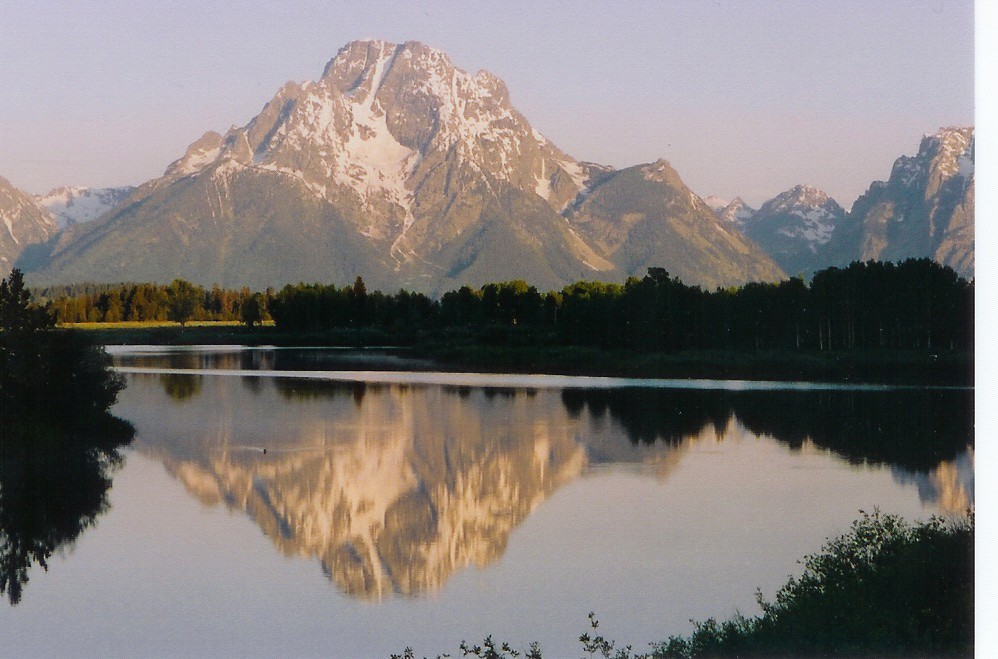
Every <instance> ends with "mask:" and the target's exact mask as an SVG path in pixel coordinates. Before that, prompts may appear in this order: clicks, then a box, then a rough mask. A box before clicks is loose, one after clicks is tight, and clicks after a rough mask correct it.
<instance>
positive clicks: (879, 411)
mask: <svg viewBox="0 0 998 659" xmlns="http://www.w3.org/2000/svg"><path fill="white" fill-rule="evenodd" d="M562 401H563V402H564V404H565V407H566V409H567V410H568V411H569V413H570V414H573V415H578V414H580V413H581V412H582V410H583V409H586V410H588V411H589V413H590V414H592V415H593V416H594V417H597V418H598V417H600V416H603V415H604V414H607V413H608V414H609V415H610V416H611V417H612V418H613V419H614V420H615V421H616V422H617V423H619V424H620V425H621V427H623V429H624V430H625V431H626V433H627V436H628V437H629V438H630V440H631V441H632V442H634V443H655V442H665V443H670V444H678V443H680V442H681V441H683V439H685V438H688V437H690V436H695V435H698V434H700V433H701V432H702V431H703V430H704V429H706V428H708V427H713V428H714V430H715V431H719V430H721V429H723V428H724V427H725V426H726V425H727V422H728V420H729V419H730V418H731V417H732V416H734V417H735V418H736V419H737V420H738V421H739V422H740V423H741V424H742V425H743V426H744V427H745V428H746V429H748V430H749V431H751V432H753V433H755V434H758V435H769V436H771V437H773V438H775V439H777V440H778V441H781V442H783V443H785V444H787V445H789V446H790V447H792V448H800V447H801V446H802V445H803V444H804V443H805V442H808V441H810V442H813V443H814V444H815V445H817V446H819V447H822V448H825V449H829V450H831V451H833V452H834V453H836V454H837V455H839V456H841V457H843V458H844V459H846V460H849V461H851V462H874V463H881V464H888V465H892V466H896V467H901V468H905V469H909V470H912V471H922V472H924V471H927V470H929V469H932V468H934V467H936V466H937V465H938V464H939V463H940V462H943V461H947V460H952V459H954V458H955V457H956V456H957V455H959V454H960V453H961V452H963V451H964V450H966V448H967V446H968V445H971V444H972V443H973V392H970V391H964V390H949V389H936V390H928V389H896V390H884V391H847V390H830V391H697V390H689V389H640V388H634V389H610V390H582V389H566V390H564V391H563V392H562Z"/></svg>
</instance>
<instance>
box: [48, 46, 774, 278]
mask: <svg viewBox="0 0 998 659" xmlns="http://www.w3.org/2000/svg"><path fill="white" fill-rule="evenodd" d="M610 174H611V172H610V171H609V168H606V167H601V166H599V165H594V164H591V163H582V162H578V161H576V160H574V159H573V158H571V157H570V156H568V155H566V154H565V153H564V152H562V151H561V150H560V149H558V148H557V147H555V146H554V145H553V144H551V143H550V142H549V141H548V140H546V139H545V138H544V137H543V136H542V135H541V134H540V133H538V132H537V131H536V130H534V129H533V128H532V127H531V126H530V124H529V123H528V122H527V120H526V119H525V118H524V117H523V116H522V115H521V114H520V113H519V112H518V111H517V110H516V108H515V107H513V105H512V104H511V103H510V100H509V92H508V90H507V89H506V87H505V85H504V84H503V83H502V81H501V80H499V79H498V78H496V77H495V76H493V75H492V74H489V73H487V72H484V71H480V72H478V73H476V74H474V75H472V74H469V73H467V72H465V71H463V70H461V69H459V68H457V67H455V66H454V65H453V64H452V63H451V62H450V60H449V58H448V57H447V56H446V55H445V54H444V53H442V52H440V51H438V50H434V49H432V48H429V47H427V46H425V45H423V44H420V43H417V42H409V43H405V44H401V45H396V44H391V43H387V42H384V41H359V42H352V43H350V44H348V45H346V46H345V47H344V48H342V49H341V50H340V51H339V53H338V54H337V55H336V57H335V58H333V59H332V60H331V61H330V62H329V63H328V64H327V65H326V67H325V70H324V71H323V74H322V76H321V78H320V79H319V80H317V81H314V82H304V83H300V84H299V83H287V84H286V85H284V87H282V88H281V89H280V90H279V91H278V93H277V94H276V95H275V96H274V98H273V99H271V100H270V101H269V102H268V103H267V104H266V105H265V106H264V108H263V109H262V111H261V112H260V114H258V115H257V116H256V117H254V118H253V119H252V120H251V121H250V122H249V123H247V124H246V125H245V126H243V127H234V128H232V129H230V130H229V131H228V132H227V133H226V134H225V135H219V134H217V133H206V134H205V135H204V136H202V138H200V139H199V140H198V141H196V142H195V143H194V144H192V145H191V147H190V148H189V149H188V151H187V153H186V154H185V155H184V156H183V157H182V158H180V159H178V160H177V161H175V162H174V163H172V164H171V165H170V166H169V167H168V168H167V170H166V172H165V173H164V176H163V177H161V178H159V179H156V180H154V181H150V182H149V183H147V184H145V185H143V186H140V187H139V188H138V189H136V190H135V191H133V192H132V193H131V194H130V195H129V196H128V197H127V198H126V199H124V200H123V201H121V203H119V204H118V205H117V206H116V207H115V208H114V209H113V210H111V211H110V212H108V213H107V214H105V215H104V216H103V217H102V219H100V220H98V221H97V222H94V223H89V224H86V225H82V226H76V227H71V228H70V229H69V230H68V231H67V232H66V233H65V235H64V236H63V237H62V238H61V239H60V240H59V241H58V242H57V243H56V244H55V245H52V246H51V247H52V249H51V252H50V254H49V255H48V262H47V264H46V266H45V267H44V269H42V271H41V272H38V273H37V275H36V278H37V279H43V280H49V281H79V280H84V279H86V280H121V279H125V280H149V279H156V280H169V279H172V278H174V277H185V278H188V279H192V280H195V281H198V282H201V283H206V284H207V283H212V282H219V283H222V284H225V285H250V286H254V287H264V286H270V285H280V284H283V283H289V282H297V281H299V280H304V281H333V282H338V283H347V282H349V281H351V280H352V279H353V278H354V277H355V276H357V275H361V276H363V277H364V278H365V280H367V281H368V282H369V283H370V284H372V285H374V286H376V287H379V288H387V289H394V288H398V287H399V286H404V287H406V288H410V289H415V290H420V291H425V292H431V293H433V292H441V291H442V290H446V289H448V288H451V287H454V286H457V285H461V284H465V283H467V284H473V285H479V284H482V283H485V282H487V281H496V280H502V279H513V278H527V279H530V281H531V282H532V283H534V284H535V285H537V286H539V287H541V288H559V287H561V286H563V285H564V284H566V283H569V282H572V281H576V280H578V279H584V278H585V279H592V278H610V277H621V276H623V275H625V274H631V273H633V272H638V271H639V269H640V268H643V267H644V266H645V265H662V266H664V267H667V268H672V269H674V270H675V272H676V274H680V275H681V276H684V277H689V278H690V279H689V280H690V281H693V282H703V283H707V282H710V283H735V282H737V281H744V280H747V279H752V278H754V277H755V276H756V275H757V274H763V275H764V276H766V277H768V278H776V277H779V276H781V273H780V272H779V270H778V269H777V268H775V267H774V266H773V264H772V262H771V261H770V260H769V259H768V258H767V257H766V256H765V255H763V254H762V253H761V252H759V250H757V249H754V248H753V247H751V246H748V245H747V244H743V243H740V242H738V241H737V238H732V236H731V232H730V231H729V230H728V228H726V227H722V226H721V225H718V224H717V223H716V222H706V221H705V217H706V216H705V215H704V213H710V211H709V209H707V208H706V206H704V205H703V203H702V202H699V207H698V208H697V209H696V210H691V208H686V207H685V206H682V207H681V206H676V205H673V206H671V207H669V209H667V208H665V207H662V208H657V209H652V208H648V209H647V211H648V212H647V213H646V215H647V216H648V218H650V219H649V222H650V224H648V226H647V228H646V229H647V232H650V234H649V235H654V236H656V237H655V240H658V241H659V242H660V243H662V244H661V245H659V246H658V247H656V248H655V249H652V250H650V251H648V252H647V254H646V255H645V256H644V257H642V256H640V255H638V254H635V253H632V252H634V251H635V250H636V249H637V247H635V248H634V249H630V248H627V249H624V250H622V251H621V250H620V249H619V245H618V246H616V247H615V248H614V249H612V250H609V251H608V250H607V249H606V245H604V246H603V247H599V246H598V245H597V243H599V244H604V243H607V240H608V237H607V236H601V235H598V234H593V233H592V232H591V231H590V232H589V233H584V232H580V231H578V230H577V228H578V227H576V224H577V222H576V217H575V215H576V213H577V209H580V208H581V207H582V206H584V205H585V203H586V200H588V199H589V198H590V197H592V196H593V195H595V197H596V199H601V198H604V197H605V196H606V194H605V193H604V192H598V191H599V190H600V184H601V182H603V181H605V180H606V179H607V177H608V176H609V175H610ZM626 178H627V177H626V176H625V179H626ZM676 179H677V180H678V177H676ZM622 180H623V179H622ZM679 184H680V185H681V182H679ZM682 190H683V191H682V192H681V194H682V195H686V194H687V193H688V191H687V190H686V189H685V186H683V188H682ZM690 195H691V196H692V194H691V193H690ZM652 199H657V200H658V201H659V202H661V203H665V202H666V201H667V199H666V196H665V195H658V196H657V197H656V196H655V195H654V194H653V195H651V196H650V197H649V199H648V201H649V202H651V200H652ZM617 203H618V206H619V208H612V207H609V206H606V205H604V207H602V208H601V211H600V212H601V213H602V215H603V216H605V217H606V220H607V221H606V222H604V223H603V225H604V226H605V228H606V229H607V230H609V231H611V232H612V231H614V230H615V229H614V228H613V227H614V225H615V224H621V222H624V221H623V220H622V219H621V218H622V216H623V215H625V214H627V213H628V212H630V211H628V210H627V205H628V203H629V202H628V201H627V200H619V201H618V202H617ZM673 211H675V212H673ZM711 217H712V215H711ZM579 222H581V224H580V225H579V226H588V227H595V226H596V225H597V224H599V223H598V222H595V223H594V222H593V221H592V220H590V219H582V220H579ZM683 222H693V223H694V225H695V226H694V227H685V226H682V225H683ZM624 223H625V224H626V222H624ZM666 226H670V227H671V229H668V230H666V229H665V228H664V227H666ZM663 232H664V233H663ZM636 237H637V236H636ZM689 240H693V241H694V242H696V243H697V244H696V246H693V245H692V244H690V243H689V242H688V241H689ZM669 241H679V243H678V244H676V245H666V244H665V243H667V242H669ZM732 241H734V242H732ZM610 242H613V241H612V240H610ZM735 243H737V246H734V245H735ZM734 254H737V255H738V256H737V258H733V259H729V258H728V257H729V256H731V255H734ZM618 256H619V258H618ZM680 257H681V258H680ZM659 258H674V259H678V260H677V265H676V266H674V267H673V266H670V264H669V263H660V262H658V259H659ZM621 259H622V260H621ZM679 261H682V263H683V265H682V267H680V266H679V265H678V263H679ZM719 267H720V269H718V268H719ZM636 269H638V270H636Z"/></svg>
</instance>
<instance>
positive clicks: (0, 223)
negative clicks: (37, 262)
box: [0, 177, 58, 277]
mask: <svg viewBox="0 0 998 659" xmlns="http://www.w3.org/2000/svg"><path fill="white" fill-rule="evenodd" d="M57 230H58V228H57V227H56V223H55V220H54V219H53V217H52V214H51V213H50V212H49V211H48V210H47V209H45V208H44V207H42V206H40V205H39V204H38V203H37V202H36V201H35V199H34V198H33V197H32V196H31V195H29V194H28V193H27V192H24V191H22V190H20V189H18V188H16V187H14V185H13V184H11V182H10V181H8V180H7V179H5V178H3V177H0V273H2V274H0V277H3V276H6V274H7V273H8V272H9V271H10V269H11V268H12V267H13V266H14V264H15V262H16V261H17V258H18V256H20V255H21V253H22V252H23V251H24V249H25V248H26V247H29V246H31V245H34V244H38V243H43V242H45V241H46V240H48V239H49V238H50V237H52V236H53V235H54V234H55V233H56V231H57Z"/></svg>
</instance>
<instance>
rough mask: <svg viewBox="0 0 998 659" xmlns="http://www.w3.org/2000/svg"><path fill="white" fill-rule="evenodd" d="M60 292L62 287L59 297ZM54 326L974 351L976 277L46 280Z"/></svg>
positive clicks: (914, 270)
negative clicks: (443, 288) (393, 286)
mask: <svg viewBox="0 0 998 659" xmlns="http://www.w3.org/2000/svg"><path fill="white" fill-rule="evenodd" d="M60 293H61V294H60ZM36 296H37V297H38V298H39V299H43V300H45V299H47V300H48V302H47V308H48V309H49V311H50V314H51V315H52V317H53V319H54V320H55V322H57V323H74V322H80V321H84V320H86V321H105V322H115V321H120V320H139V321H146V320H167V319H169V320H177V321H180V322H181V323H183V322H186V321H188V320H240V321H243V322H245V323H247V324H250V325H252V324H254V323H257V322H260V321H261V320H264V319H269V318H273V320H274V321H275V322H276V324H277V326H278V328H279V329H280V330H281V331H284V332H289V333H292V334H293V333H307V332H323V331H328V330H334V329H340V328H358V329H359V328H379V329H381V330H384V331H385V332H388V333H393V332H395V333H406V334H413V333H419V332H441V331H445V332H450V333H451V334H454V333H457V334H461V335H464V336H470V337H471V338H472V339H473V340H474V341H476V342H480V343H519V344H526V343H530V344H540V345H543V344H558V345H579V346H594V347H600V348H625V349H628V348H629V349H641V350H655V351H664V352H671V351H679V350H717V349H724V350H727V349H736V350H744V349H748V350H821V351H824V350H837V349H849V350H852V349H928V350H947V349H956V350H968V349H972V347H973V342H974V337H973V323H974V318H973V313H974V285H973V283H972V282H968V281H967V280H965V279H963V278H961V277H959V276H957V275H956V273H955V272H954V271H953V270H952V269H950V268H948V267H945V266H941V265H939V264H937V263H935V262H933V261H931V260H929V259H909V260H907V261H904V262H901V263H898V264H894V263H882V262H876V261H869V262H855V263H852V264H851V265H849V266H848V267H846V268H828V269H826V270H822V271H820V272H818V273H816V274H815V276H814V278H813V279H812V280H811V282H810V283H809V284H807V283H805V282H804V281H803V280H802V279H799V278H795V279H790V280H788V281H783V282H780V283H777V284H770V283H750V284H745V285H743V286H740V287H732V288H726V289H720V288H718V289H716V290H713V291H707V290H703V289H701V288H700V287H698V286H687V285H686V284H684V283H683V282H682V281H680V280H679V279H678V278H676V277H671V276H670V275H669V273H668V272H667V271H665V270H664V269H662V268H650V269H649V270H648V274H647V275H645V276H644V277H643V278H640V279H639V278H637V277H631V278H630V279H628V280H627V282H626V283H624V284H615V283H603V282H599V281H580V282H576V283H574V284H571V285H569V286H566V287H565V288H564V289H562V290H561V291H549V292H546V293H542V292H540V291H538V290H537V289H536V288H535V287H533V286H531V285H529V284H528V283H527V282H525V281H522V280H517V281H509V282H501V283H490V284H486V285H484V286H482V287H480V288H472V287H470V286H463V287H461V288H460V289H458V290H456V291H450V292H448V293H445V294H444V295H443V296H442V297H441V298H440V299H439V300H434V299H432V298H429V297H427V296H425V295H423V294H420V293H410V292H408V291H406V290H399V291H398V292H397V293H395V294H386V293H383V292H381V291H373V292H368V291H367V289H366V286H365V285H364V281H363V279H361V278H360V277H358V278H357V279H356V281H355V282H354V283H353V284H352V285H349V286H343V287H339V286H336V285H325V284H297V285H288V286H285V287H284V288H283V289H282V290H281V291H279V292H277V293H275V292H274V291H273V290H268V291H267V292H265V293H254V292H251V291H250V290H249V289H245V288H244V289H242V290H240V291H233V290H229V289H222V288H219V287H218V286H215V287H213V288H211V289H210V290H206V289H204V288H202V287H200V286H195V285H194V284H191V283H189V282H186V281H183V280H176V281H174V282H173V283H171V284H169V285H165V286H164V285H157V284H131V285H121V286H105V287H93V286H92V287H89V288H88V287H83V288H82V290H80V289H77V290H75V291H74V290H72V289H63V290H62V291H60V290H58V289H42V290H40V291H37V292H36Z"/></svg>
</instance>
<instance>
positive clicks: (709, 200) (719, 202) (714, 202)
mask: <svg viewBox="0 0 998 659" xmlns="http://www.w3.org/2000/svg"><path fill="white" fill-rule="evenodd" d="M701 199H702V200H703V203H705V204H707V206H708V207H709V208H710V209H711V210H712V211H714V212H715V213H716V212H718V211H719V210H721V209H722V208H724V207H725V206H727V205H728V204H729V203H730V202H729V201H728V200H727V199H721V198H720V197H718V196H717V195H707V196H706V197H701Z"/></svg>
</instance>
